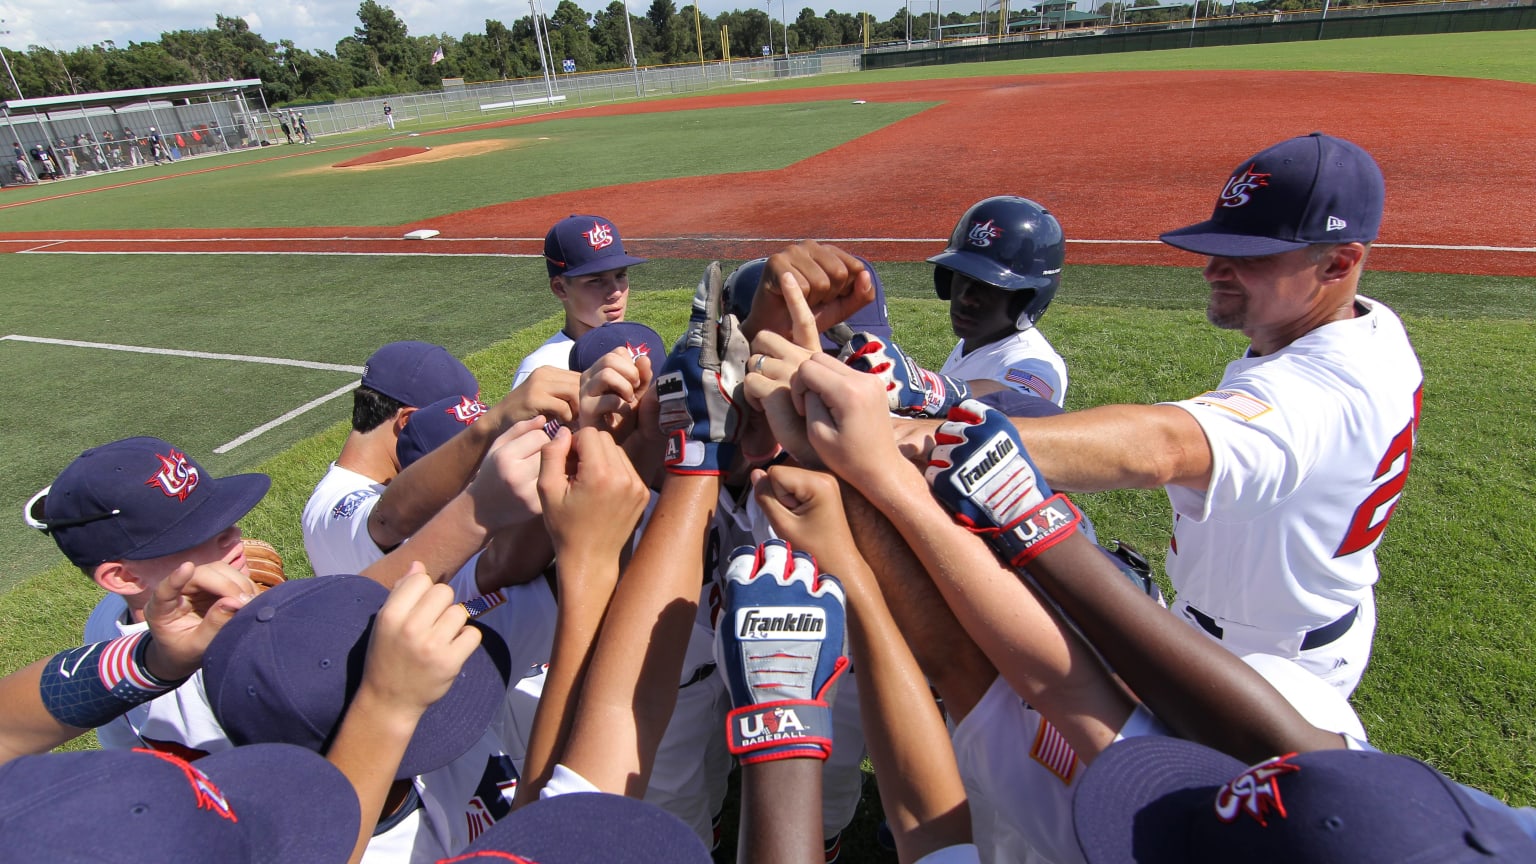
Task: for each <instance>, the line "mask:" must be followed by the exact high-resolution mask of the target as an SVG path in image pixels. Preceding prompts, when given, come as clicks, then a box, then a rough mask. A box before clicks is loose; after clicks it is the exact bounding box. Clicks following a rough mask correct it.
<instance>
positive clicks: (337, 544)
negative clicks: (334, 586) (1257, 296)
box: [299, 462, 384, 576]
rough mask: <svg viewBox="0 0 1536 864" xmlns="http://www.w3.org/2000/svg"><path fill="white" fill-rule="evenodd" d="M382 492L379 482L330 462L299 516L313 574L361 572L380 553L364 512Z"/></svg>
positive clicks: (366, 513)
mask: <svg viewBox="0 0 1536 864" xmlns="http://www.w3.org/2000/svg"><path fill="white" fill-rule="evenodd" d="M382 494H384V484H383V483H379V482H378V481H376V480H373V479H371V478H368V477H364V476H363V475H361V474H359V473H357V472H356V471H350V470H348V469H346V468H343V467H341V466H340V465H337V464H336V463H335V462H332V463H331V469H330V470H329V471H327V472H325V476H324V477H321V478H320V482H319V483H317V484H316V485H315V491H314V492H312V493H310V496H309V501H308V502H307V503H305V505H304V512H303V514H302V515H300V517H299V520H300V524H301V526H302V527H303V529H304V552H305V554H307V555H308V556H309V566H310V567H312V568H314V571H315V575H316V576H333V575H335V574H337V573H349V574H356V573H361V572H363V570H365V569H366V568H367V567H368V565H369V564H372V563H374V562H375V561H378V560H379V559H380V558H383V557H384V550H382V549H380V548H379V547H378V544H376V543H374V542H373V538H372V537H371V536H369V534H368V516H369V514H371V513H373V508H374V506H375V505H377V504H378V503H379V496H380V495H382Z"/></svg>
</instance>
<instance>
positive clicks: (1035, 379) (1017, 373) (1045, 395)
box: [1003, 369, 1056, 399]
mask: <svg viewBox="0 0 1536 864" xmlns="http://www.w3.org/2000/svg"><path fill="white" fill-rule="evenodd" d="M1003 380H1004V381H1006V382H1007V383H1009V384H1017V385H1019V386H1020V387H1025V388H1028V389H1029V391H1030V392H1031V393H1034V394H1035V395H1036V396H1039V397H1040V398H1041V399H1055V398H1056V390H1055V388H1053V387H1052V386H1051V385H1049V384H1047V383H1045V379H1044V378H1041V377H1040V376H1039V375H1031V374H1030V373H1028V372H1025V371H1024V370H1023V369H1009V370H1008V371H1007V372H1005V373H1003Z"/></svg>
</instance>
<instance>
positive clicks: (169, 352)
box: [0, 333, 363, 453]
mask: <svg viewBox="0 0 1536 864" xmlns="http://www.w3.org/2000/svg"><path fill="white" fill-rule="evenodd" d="M6 340H10V341H12V342H35V343H38V344H42V345H63V346H66V347H70V348H100V349H104V350H107V351H128V352H131V353H134V354H158V355H161V356H169V357H191V358H194V359H197V360H234V361H237V362H241V363H265V364H268V365H271V366H296V367H298V368H300V369H316V370H319V371H322V372H350V373H353V374H355V375H361V374H362V373H363V367H361V366H347V365H344V364H341V363H316V362H314V361H312V360H289V359H287V358H284V357H257V356H254V355H250V354H214V353H212V352H209V351H181V350H177V349H174V348H146V347H144V346H140V345H115V344H112V343H110V342H81V341H79V340H76V339H49V338H47V337H43V336H19V335H17V334H14V333H13V334H11V335H9V336H0V342H4V341H6ZM359 383H361V382H359V381H352V382H350V383H348V384H347V385H346V386H344V387H341V388H338V389H336V390H334V391H332V392H330V393H327V394H326V395H324V396H321V397H320V398H319V399H313V400H310V401H309V402H306V403H304V404H303V405H300V406H299V407H297V408H295V409H293V410H292V411H289V412H288V413H286V414H284V415H282V416H281V417H278V418H276V419H274V420H270V421H268V422H266V423H263V424H261V425H260V426H257V427H256V428H255V429H252V430H251V431H249V432H247V433H245V434H244V435H241V436H240V437H238V438H236V439H235V440H233V441H230V442H229V443H227V444H223V445H220V446H218V447H215V448H214V450H213V452H215V453H228V452H229V451H231V450H233V449H235V448H236V447H239V446H240V445H241V444H244V443H245V442H247V441H250V440H251V439H253V438H255V437H257V436H258V435H261V434H263V433H265V432H270V431H271V430H273V429H276V428H277V427H279V426H281V425H283V424H284V423H287V422H288V421H289V420H292V419H293V418H295V417H298V416H299V415H300V414H303V413H304V412H306V411H309V410H311V409H314V408H318V407H320V406H321V405H324V404H325V403H327V402H329V401H331V400H332V399H335V398H336V397H338V396H342V395H345V394H347V393H350V392H351V391H353V390H355V389H357V385H358V384H359Z"/></svg>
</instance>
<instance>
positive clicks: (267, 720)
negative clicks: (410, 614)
mask: <svg viewBox="0 0 1536 864" xmlns="http://www.w3.org/2000/svg"><path fill="white" fill-rule="evenodd" d="M388 597H389V590H388V589H386V588H385V587H384V586H382V585H380V584H379V583H377V582H374V581H373V580H371V579H367V578H364V577H362V576H318V577H315V578H313V579H301V580H296V581H292V582H284V583H283V584H281V585H277V586H274V587H272V588H270V589H268V590H266V591H264V592H262V593H261V594H258V595H257V596H256V599H254V600H252V601H251V602H250V603H247V604H246V605H245V608H243V609H241V610H240V611H239V612H238V613H236V614H235V617H234V618H232V619H230V621H229V623H228V624H226V625H224V629H223V630H221V631H219V634H218V635H217V636H215V637H214V639H213V642H212V643H211V644H209V646H208V650H207V652H206V653H205V654H204V655H203V686H204V689H205V690H206V691H207V693H208V704H209V705H210V706H211V707H212V709H213V714H214V717H216V718H217V719H218V721H219V725H220V726H223V727H224V731H225V732H226V733H228V735H229V740H231V741H233V742H234V743H235V745H236V746H237V747H239V746H244V745H247V744H258V743H264V742H278V743H284V744H296V745H298V746H300V747H303V748H305V749H308V750H313V751H315V752H317V753H323V752H325V750H326V749H327V748H328V747H330V744H331V740H332V738H333V737H334V736H335V734H336V731H337V729H338V728H340V726H341V720H342V717H343V716H345V714H346V712H347V706H348V705H350V704H351V702H352V697H353V696H355V695H356V694H357V688H358V686H359V685H360V684H361V683H362V680H363V668H364V663H365V661H366V660H367V654H368V640H369V639H370V638H371V637H372V635H373V619H374V616H375V615H377V614H378V611H379V608H380V607H382V606H383V605H384V601H385V600H386V599H387V598H388ZM471 626H477V627H478V626H479V625H475V624H472V625H471ZM480 634H481V642H480V647H479V648H477V649H475V653H473V654H471V655H470V657H469V659H468V660H467V661H465V663H464V667H463V669H461V670H460V672H459V676H458V680H456V681H454V683H453V686H452V687H450V688H449V689H448V693H447V694H446V695H444V696H443V698H441V699H439V700H437V701H436V702H434V703H433V704H432V707H430V708H428V709H427V710H426V713H424V714H422V715H421V720H420V721H419V722H418V723H417V724H416V733H415V735H413V736H412V737H411V743H410V744H409V745H408V746H407V747H406V751H405V755H404V756H403V757H402V758H401V760H400V767H399V771H398V772H397V773H396V775H395V776H396V778H397V779H402V780H403V779H405V778H407V777H413V776H415V775H417V774H424V773H426V772H428V771H432V770H435V769H437V768H441V767H442V766H444V765H447V764H448V763H449V762H452V761H453V760H454V759H457V758H458V757H459V756H461V755H463V754H464V753H465V752H466V751H467V750H469V748H470V747H472V746H474V743H475V742H476V741H478V740H479V739H480V736H481V735H483V734H484V733H485V730H486V728H487V727H488V726H489V725H490V723H491V719H492V718H493V717H494V716H495V713H496V711H497V710H499V709H500V707H501V705H502V703H503V702H504V701H505V699H506V695H507V676H508V674H509V672H510V668H509V667H510V666H511V658H510V656H509V654H508V651H507V646H506V643H504V642H502V640H501V638H500V637H499V636H497V635H496V634H495V633H494V632H492V631H490V630H487V629H485V628H484V627H481V628H480Z"/></svg>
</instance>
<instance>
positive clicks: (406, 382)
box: [362, 341, 480, 408]
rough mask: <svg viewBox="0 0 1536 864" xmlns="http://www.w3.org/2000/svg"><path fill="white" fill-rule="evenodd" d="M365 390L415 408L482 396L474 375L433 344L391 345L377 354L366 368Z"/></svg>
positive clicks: (397, 343)
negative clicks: (457, 397)
mask: <svg viewBox="0 0 1536 864" xmlns="http://www.w3.org/2000/svg"><path fill="white" fill-rule="evenodd" d="M362 386H364V387H367V388H368V389H369V390H373V391H374V392H376V393H382V394H384V395H385V396H388V397H389V398H391V399H393V400H395V401H396V402H399V403H400V404H402V405H405V406H408V407H411V408H422V407H425V406H427V405H430V404H432V403H433V402H436V401H437V400H439V399H447V398H448V397H450V396H470V397H478V396H479V394H480V382H478V381H476V380H475V376H474V373H472V372H470V371H469V368H468V367H466V366H465V365H464V364H463V362H461V361H460V360H459V358H457V357H455V356H453V355H452V354H450V353H448V349H447V348H444V347H443V346H441V345H433V344H432V343H431V342H416V341H405V342H391V343H389V344H388V345H385V346H384V347H382V348H380V349H379V350H377V351H375V352H373V354H372V355H371V356H369V358H368V361H367V362H366V363H365V364H364V365H363V383H362Z"/></svg>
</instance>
